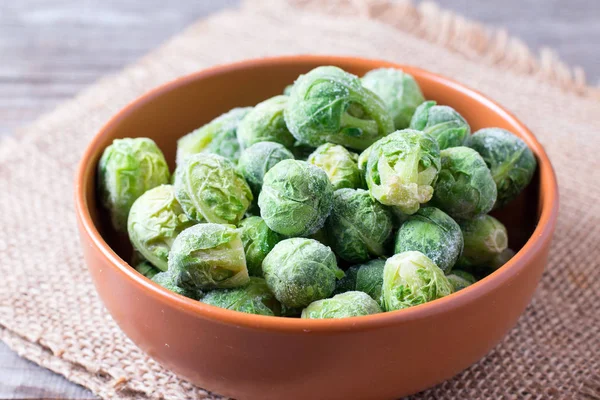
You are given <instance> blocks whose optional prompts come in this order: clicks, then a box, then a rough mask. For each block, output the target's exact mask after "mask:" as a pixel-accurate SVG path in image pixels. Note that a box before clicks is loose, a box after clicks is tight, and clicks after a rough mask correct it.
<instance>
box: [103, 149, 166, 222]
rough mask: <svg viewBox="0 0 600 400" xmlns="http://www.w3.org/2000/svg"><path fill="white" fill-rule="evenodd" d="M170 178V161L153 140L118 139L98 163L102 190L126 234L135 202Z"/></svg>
mask: <svg viewBox="0 0 600 400" xmlns="http://www.w3.org/2000/svg"><path fill="white" fill-rule="evenodd" d="M169 177H170V173H169V166H168V165H167V161H166V160H165V157H164V156H163V153H162V152H161V151H160V149H159V148H158V146H157V145H156V143H154V141H153V140H152V139H148V138H135V139H130V138H126V139H115V140H114V141H113V143H112V144H111V145H110V146H108V147H107V148H106V149H105V150H104V152H103V153H102V157H101V158H100V161H99V162H98V191H99V194H100V199H101V202H102V204H103V205H104V207H105V208H106V209H107V210H108V211H109V212H110V217H111V221H112V224H113V227H114V228H115V229H116V230H118V231H121V232H125V231H126V230H127V216H128V215H129V210H130V209H131V206H132V205H133V202H134V201H135V200H136V199H137V198H138V197H140V196H141V195H142V194H144V192H146V191H147V190H149V189H152V188H154V187H156V186H159V185H162V184H166V183H169Z"/></svg>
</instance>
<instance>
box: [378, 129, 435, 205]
mask: <svg viewBox="0 0 600 400" xmlns="http://www.w3.org/2000/svg"><path fill="white" fill-rule="evenodd" d="M439 169H440V153H439V148H438V145H437V143H436V141H435V140H433V138H432V137H431V136H429V135H426V134H424V133H422V132H419V131H415V130H410V129H405V130H402V131H396V132H394V133H392V134H391V135H388V136H386V137H385V138H383V139H381V140H379V141H378V142H377V143H375V144H374V145H373V146H372V148H371V150H370V151H369V159H368V162H367V168H366V181H367V185H368V186H369V192H370V193H371V196H373V197H374V198H375V199H377V201H379V202H380V203H382V204H385V205H388V206H396V207H397V208H398V209H399V210H400V211H401V212H403V213H405V214H409V215H410V214H414V213H415V212H416V211H417V210H418V209H419V207H420V205H421V204H422V203H426V202H428V201H429V200H430V199H431V197H432V196H433V184H434V183H435V181H436V178H437V174H438V171H439Z"/></svg>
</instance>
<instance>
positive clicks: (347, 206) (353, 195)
mask: <svg viewBox="0 0 600 400" xmlns="http://www.w3.org/2000/svg"><path fill="white" fill-rule="evenodd" d="M325 227H326V229H327V237H328V238H329V241H330V243H331V247H332V248H333V251H334V252H335V253H336V254H337V255H338V256H339V257H340V258H342V259H344V260H346V261H351V262H361V261H367V260H368V259H369V258H371V256H382V255H384V254H385V250H386V244H387V241H388V239H389V238H390V235H391V233H392V227H393V226H392V215H391V213H390V212H389V210H387V209H386V208H385V207H384V206H382V205H381V204H379V203H378V202H377V201H376V200H375V199H373V198H372V197H371V196H370V195H369V192H367V191H366V190H363V189H340V190H336V191H335V193H334V194H333V208H332V210H331V214H330V215H329V218H327V221H326V222H325Z"/></svg>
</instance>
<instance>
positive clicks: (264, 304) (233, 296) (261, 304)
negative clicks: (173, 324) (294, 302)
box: [202, 277, 281, 316]
mask: <svg viewBox="0 0 600 400" xmlns="http://www.w3.org/2000/svg"><path fill="white" fill-rule="evenodd" d="M202 302H203V303H206V304H210V305H212V306H216V307H221V308H226V309H228V310H233V311H240V312H244V313H248V314H258V315H271V316H273V315H280V314H281V304H279V302H278V301H277V299H276V298H275V296H274V295H273V293H271V290H270V289H269V287H268V286H267V283H266V282H265V280H264V279H262V278H256V277H251V278H250V282H249V283H248V284H247V285H246V286H243V287H239V288H234V289H215V290H213V291H210V292H208V293H206V295H204V297H203V298H202Z"/></svg>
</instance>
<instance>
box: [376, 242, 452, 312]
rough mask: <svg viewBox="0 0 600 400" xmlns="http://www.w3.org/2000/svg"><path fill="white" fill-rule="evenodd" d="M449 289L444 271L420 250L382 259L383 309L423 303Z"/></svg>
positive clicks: (442, 294) (444, 293) (449, 290)
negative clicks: (383, 261)
mask: <svg viewBox="0 0 600 400" xmlns="http://www.w3.org/2000/svg"><path fill="white" fill-rule="evenodd" d="M452 292H453V288H452V285H451V284H450V282H449V281H448V279H447V278H446V276H445V275H444V272H443V271H442V270H441V269H440V268H438V267H437V266H436V265H435V264H434V263H433V261H431V260H430V259H429V258H428V257H427V256H426V255H424V254H423V253H421V252H418V251H406V252H404V253H400V254H396V255H394V256H393V257H390V258H388V259H387V261H386V262H385V267H384V270H383V291H382V299H383V306H384V309H385V310H386V311H393V310H400V309H403V308H408V307H412V306H416V305H419V304H423V303H426V302H428V301H432V300H435V299H439V298H441V297H444V296H447V295H449V294H451V293H452Z"/></svg>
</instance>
